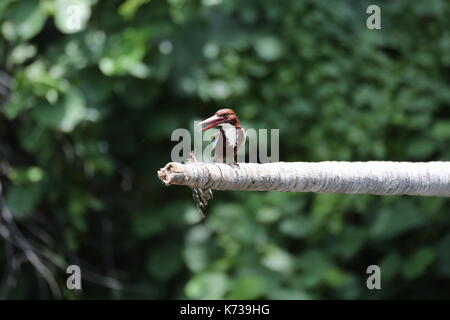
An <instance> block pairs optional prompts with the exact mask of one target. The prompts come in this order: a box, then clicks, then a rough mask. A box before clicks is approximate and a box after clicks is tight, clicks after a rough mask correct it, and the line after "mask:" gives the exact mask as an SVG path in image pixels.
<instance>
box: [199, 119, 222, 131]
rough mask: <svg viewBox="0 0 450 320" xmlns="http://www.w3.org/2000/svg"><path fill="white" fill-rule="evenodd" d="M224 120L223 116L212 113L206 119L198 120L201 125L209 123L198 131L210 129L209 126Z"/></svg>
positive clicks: (211, 126)
mask: <svg viewBox="0 0 450 320" xmlns="http://www.w3.org/2000/svg"><path fill="white" fill-rule="evenodd" d="M224 121H225V119H224V118H222V117H219V116H217V115H213V116H212V117H209V118H208V119H206V120H203V121H202V122H200V123H199V124H198V125H199V126H202V125H204V124H208V125H209V126H207V127H204V128H203V129H201V130H200V132H201V131H205V130H208V129H211V128H213V127H215V126H217V125H218V124H221V123H222V122H224Z"/></svg>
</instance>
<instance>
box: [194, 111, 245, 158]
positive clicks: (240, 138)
mask: <svg viewBox="0 0 450 320" xmlns="http://www.w3.org/2000/svg"><path fill="white" fill-rule="evenodd" d="M198 125H201V126H203V125H207V126H206V127H205V128H203V129H201V130H200V131H206V130H209V129H211V128H214V127H219V131H218V132H217V134H216V135H215V136H214V139H213V142H212V143H213V145H214V161H215V162H222V163H225V162H227V161H228V160H232V161H233V162H232V164H233V165H237V164H238V163H237V154H238V149H239V148H240V147H241V146H242V145H243V144H244V142H245V131H244V128H243V127H242V126H241V123H240V122H239V118H238V116H237V115H236V113H235V112H234V111H233V110H232V109H220V110H218V111H216V113H215V114H214V115H213V116H211V117H209V118H208V119H205V120H203V121H202V122H200V123H199V124H198ZM230 158H231V159H230Z"/></svg>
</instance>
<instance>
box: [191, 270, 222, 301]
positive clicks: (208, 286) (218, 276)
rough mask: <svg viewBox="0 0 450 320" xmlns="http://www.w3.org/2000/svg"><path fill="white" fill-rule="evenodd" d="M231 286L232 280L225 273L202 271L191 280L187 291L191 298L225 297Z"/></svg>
mask: <svg viewBox="0 0 450 320" xmlns="http://www.w3.org/2000/svg"><path fill="white" fill-rule="evenodd" d="M229 287H230V281H229V279H228V277H227V276H226V275H225V274H223V273H219V272H210V273H201V274H199V275H197V276H194V277H193V278H192V279H191V280H189V282H188V283H187V284H186V287H185V293H186V296H188V297H189V298H191V299H223V297H224V295H225V293H226V292H227V291H228V288H229Z"/></svg>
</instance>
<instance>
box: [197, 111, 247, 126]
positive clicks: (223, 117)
mask: <svg viewBox="0 0 450 320" xmlns="http://www.w3.org/2000/svg"><path fill="white" fill-rule="evenodd" d="M223 123H229V124H231V125H233V126H235V127H236V128H240V123H239V119H238V117H237V115H236V113H235V112H234V111H233V110H231V109H220V110H218V111H217V112H216V113H215V114H214V115H213V116H212V117H209V118H208V119H205V120H203V121H202V122H200V123H199V124H198V125H199V126H202V125H207V126H206V127H204V128H203V129H201V130H200V131H205V130H208V129H211V128H214V127H215V126H218V125H220V124H223Z"/></svg>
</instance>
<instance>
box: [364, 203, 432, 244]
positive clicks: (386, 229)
mask: <svg viewBox="0 0 450 320" xmlns="http://www.w3.org/2000/svg"><path fill="white" fill-rule="evenodd" d="M425 222H426V218H425V216H424V213H422V212H420V211H419V210H418V209H417V208H416V207H414V206H412V205H411V204H410V203H408V202H406V203H405V202H400V203H399V204H398V205H397V206H395V207H394V208H386V209H384V210H382V211H381V212H380V213H379V214H378V215H377V218H376V219H375V222H374V223H373V224H372V227H371V229H370V235H371V237H372V238H375V239H377V240H380V241H381V240H387V239H391V238H394V237H396V236H399V235H401V234H403V233H405V232H407V231H410V230H413V229H416V228H419V227H421V226H423V225H424V224H425Z"/></svg>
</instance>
